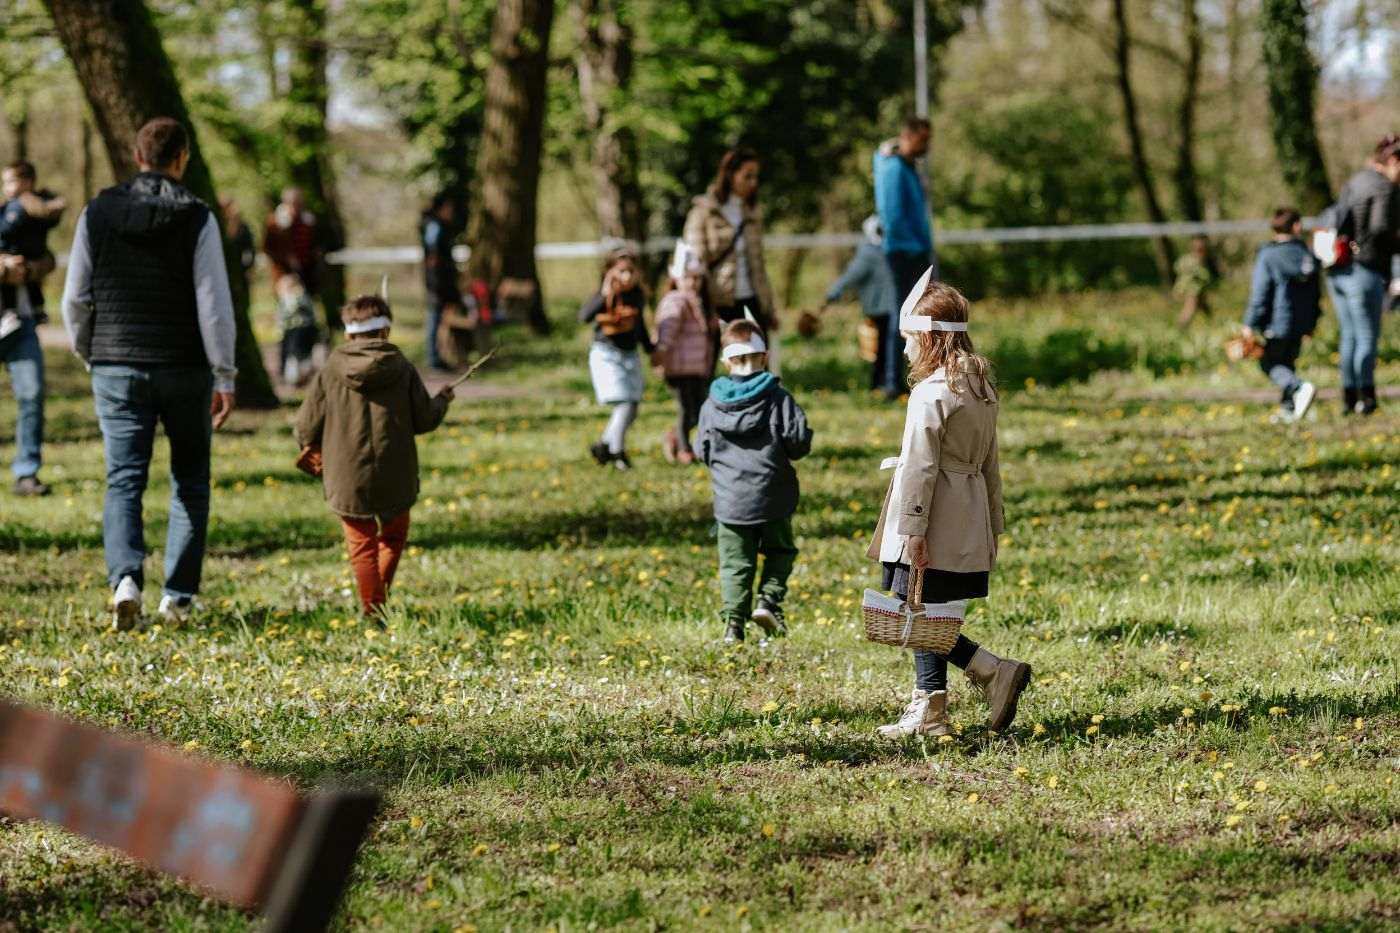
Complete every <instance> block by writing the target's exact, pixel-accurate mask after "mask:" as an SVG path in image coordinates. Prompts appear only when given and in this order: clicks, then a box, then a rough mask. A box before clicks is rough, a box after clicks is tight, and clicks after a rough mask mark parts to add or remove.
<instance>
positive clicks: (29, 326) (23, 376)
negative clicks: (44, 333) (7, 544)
mask: <svg viewBox="0 0 1400 933" xmlns="http://www.w3.org/2000/svg"><path fill="white" fill-rule="evenodd" d="M0 362H3V363H4V364H5V368H6V369H8V370H9V371H10V386H11V387H12V388H13V389H14V390H15V401H16V402H17V403H18V405H19V417H18V418H17V419H16V421H15V462H14V464H13V465H12V466H11V469H12V470H13V471H14V474H15V478H16V479H18V478H20V477H24V476H34V475H35V474H37V473H38V472H39V467H40V466H41V465H42V464H43V455H42V448H43V446H44V351H43V349H42V348H41V347H40V346H39V335H38V333H36V332H35V330H34V319H33V318H25V319H24V323H23V325H22V329H21V331H20V334H19V336H18V337H16V338H15V339H14V341H13V342H12V343H11V344H10V346H9V347H7V348H6V351H5V355H4V358H3V359H0Z"/></svg>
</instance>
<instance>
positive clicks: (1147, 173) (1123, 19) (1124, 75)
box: [1113, 0, 1174, 282]
mask: <svg viewBox="0 0 1400 933" xmlns="http://www.w3.org/2000/svg"><path fill="white" fill-rule="evenodd" d="M1113 27H1114V33H1113V58H1114V64H1115V65H1116V66H1117V75H1116V80H1117V84H1118V96H1119V99H1120V101H1121V102H1122V105H1123V126H1124V129H1126V130H1127V133H1128V151H1129V155H1130V157H1131V160H1132V166H1133V176H1134V177H1135V178H1136V179H1137V183H1138V187H1139V188H1140V189H1142V200H1143V203H1144V204H1145V205H1146V207H1147V217H1148V219H1149V220H1151V221H1152V222H1153V223H1157V224H1160V223H1166V220H1167V215H1166V214H1165V213H1164V212H1163V211H1162V204H1161V202H1160V201H1158V200H1157V189H1156V186H1155V185H1154V184H1153V182H1152V166H1151V165H1150V164H1148V161H1147V147H1146V145H1145V144H1144V142H1143V138H1142V126H1141V124H1140V123H1139V121H1138V107H1137V96H1136V94H1135V93H1134V91H1133V75H1132V42H1133V40H1132V35H1131V34H1130V33H1129V32H1128V11H1127V0H1113ZM1152 242H1153V246H1154V248H1155V252H1156V257H1157V271H1158V272H1159V273H1160V275H1161V277H1162V280H1163V281H1165V282H1170V281H1171V274H1172V262H1173V258H1174V257H1173V253H1172V244H1171V240H1169V239H1168V238H1167V237H1164V236H1159V237H1156V238H1154V239H1153V241H1152Z"/></svg>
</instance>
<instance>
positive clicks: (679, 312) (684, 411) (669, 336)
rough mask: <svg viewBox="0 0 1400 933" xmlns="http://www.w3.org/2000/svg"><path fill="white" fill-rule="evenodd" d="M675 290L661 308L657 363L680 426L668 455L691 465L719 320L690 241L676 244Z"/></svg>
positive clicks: (670, 437) (672, 433)
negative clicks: (692, 435) (708, 303)
mask: <svg viewBox="0 0 1400 933" xmlns="http://www.w3.org/2000/svg"><path fill="white" fill-rule="evenodd" d="M668 272H669V273H670V276H671V290H670V291H668V292H667V293H666V294H665V296H663V297H662V299H661V303H660V304H659V305H657V308H656V352H655V353H653V354H652V361H653V362H654V363H655V364H656V370H657V372H658V373H659V374H660V375H661V376H662V378H664V379H665V380H666V384H667V385H668V386H670V387H671V394H672V395H673V396H675V399H676V426H675V427H673V428H667V429H666V438H665V441H664V448H663V452H664V453H665V455H666V459H667V461H669V462H671V463H682V464H691V463H694V462H695V453H694V450H693V448H692V447H691V446H690V432H691V430H692V429H693V428H694V427H695V425H696V423H697V422H698V421H699V420H700V406H701V405H703V404H704V403H705V393H706V390H707V389H708V388H709V385H710V377H711V376H713V375H714V372H715V357H714V347H715V336H716V334H717V332H718V329H719V322H718V319H717V318H715V316H714V315H712V314H710V312H709V310H708V309H707V308H706V307H705V298H704V291H705V267H704V266H703V265H702V264H701V263H700V258H699V257H698V256H696V255H695V253H693V252H691V250H690V248H689V247H687V246H686V245H685V243H684V242H681V243H677V244H676V252H675V255H674V256H673V257H672V258H671V267H670V269H669V270H668Z"/></svg>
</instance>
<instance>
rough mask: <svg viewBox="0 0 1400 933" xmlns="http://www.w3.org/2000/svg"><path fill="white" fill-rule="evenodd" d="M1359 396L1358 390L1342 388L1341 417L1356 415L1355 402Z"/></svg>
mask: <svg viewBox="0 0 1400 933" xmlns="http://www.w3.org/2000/svg"><path fill="white" fill-rule="evenodd" d="M1360 396H1361V393H1360V391H1359V390H1357V389H1351V388H1347V387H1345V386H1343V387H1342V415H1343V416H1345V415H1354V414H1356V402H1357V400H1358V399H1359V398H1360Z"/></svg>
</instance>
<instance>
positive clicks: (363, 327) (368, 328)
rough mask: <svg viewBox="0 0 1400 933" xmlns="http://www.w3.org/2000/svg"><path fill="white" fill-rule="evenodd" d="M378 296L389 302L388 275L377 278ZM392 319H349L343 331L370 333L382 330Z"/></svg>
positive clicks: (348, 332)
mask: <svg viewBox="0 0 1400 933" xmlns="http://www.w3.org/2000/svg"><path fill="white" fill-rule="evenodd" d="M379 297H380V298H382V299H383V300H384V303H385V304H386V305H387V304H388V303H389V276H388V275H385V276H384V277H383V278H381V279H380V280H379ZM392 323H393V321H391V320H389V319H388V318H387V317H382V316H381V317H372V318H370V319H369V320H368V321H349V322H347V323H346V325H345V332H346V333H347V334H350V335H351V336H354V335H355V334H372V333H374V332H375V331H377V330H383V329H384V328H386V327H388V326H389V325H391V324H392Z"/></svg>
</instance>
